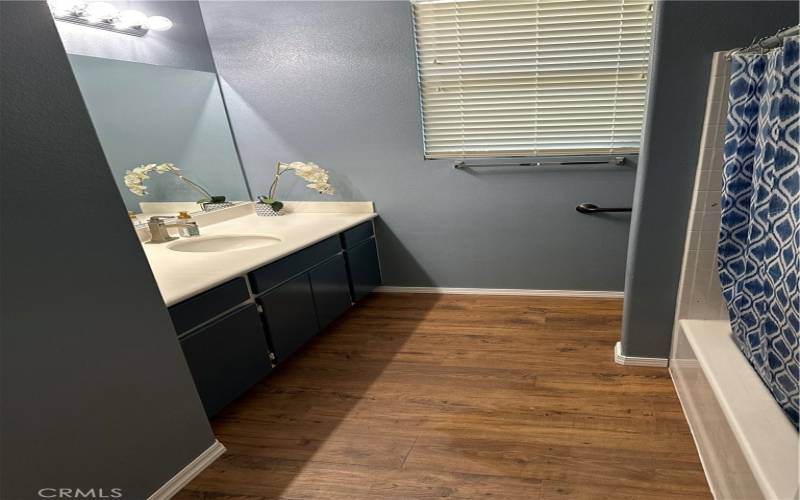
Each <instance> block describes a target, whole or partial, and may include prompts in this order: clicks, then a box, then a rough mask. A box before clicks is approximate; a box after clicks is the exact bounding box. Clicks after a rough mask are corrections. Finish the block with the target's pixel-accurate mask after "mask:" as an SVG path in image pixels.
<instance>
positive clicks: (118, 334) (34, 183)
mask: <svg viewBox="0 0 800 500" xmlns="http://www.w3.org/2000/svg"><path fill="white" fill-rule="evenodd" d="M0 59H2V61H3V64H2V65H0V83H1V84H2V89H3V92H2V93H1V94H0V114H2V117H3V119H2V130H0V132H1V133H0V155H1V156H2V158H3V162H2V171H1V172H2V184H1V185H0V214H2V221H1V222H0V230H1V231H2V234H0V238H1V240H2V254H0V273H2V279H0V286H1V287H2V294H1V295H0V309H2V315H0V331H2V336H1V337H0V342H2V345H0V367H2V368H1V369H2V374H1V376H0V383H1V384H2V406H0V413H1V415H2V418H0V434H1V435H2V448H1V449H0V471H1V474H2V476H1V477H0V498H4V499H15V500H27V499H32V498H37V491H38V489H40V488H44V487H56V488H57V487H65V488H77V487H80V488H85V489H86V488H104V489H105V490H106V494H109V489H110V488H122V490H123V493H124V498H130V499H137V500H139V499H142V498H146V497H147V496H148V495H149V494H150V493H152V492H153V491H154V490H156V489H157V488H158V487H160V486H161V485H162V484H163V483H164V482H166V481H167V480H168V479H170V478H171V477H172V476H173V475H174V474H175V473H177V472H178V471H179V470H180V469H182V468H183V467H184V466H185V465H187V464H188V463H189V462H190V461H191V460H193V459H194V458H195V457H197V456H198V455H199V454H200V453H201V452H202V451H204V450H205V449H206V448H207V447H208V446H210V445H211V444H212V443H213V439H214V437H213V435H212V433H211V429H210V428H209V425H208V421H207V420H206V417H205V414H204V412H203V408H202V406H201V404H200V400H199V398H198V397H197V393H196V391H195V389H194V384H193V383H192V379H191V376H190V374H189V370H188V368H187V366H186V363H185V361H184V359H183V356H182V354H181V351H180V346H179V345H178V341H177V338H176V335H175V331H174V330H173V328H172V324H171V322H170V319H169V317H168V314H167V311H166V309H165V307H164V303H163V302H162V300H161V296H160V294H159V292H158V289H157V287H156V284H155V281H154V279H153V276H152V274H151V272H150V268H149V267H148V265H147V260H146V259H145V256H144V253H143V251H142V248H141V245H140V244H139V241H138V240H137V238H136V235H135V234H134V232H133V231H131V227H130V223H129V222H128V219H127V217H126V213H125V206H124V204H123V203H122V200H121V198H120V196H119V193H118V192H117V190H116V188H115V187H114V181H113V179H112V178H111V173H110V171H109V169H108V165H107V164H106V161H105V158H104V157H103V152H102V150H101V148H100V144H99V142H98V140H97V137H96V136H95V134H94V130H93V128H92V124H91V122H90V120H89V115H88V113H87V111H86V108H85V107H84V105H83V101H82V100H81V96H80V93H79V91H78V86H77V84H76V83H75V80H74V78H73V76H72V71H71V69H70V66H69V62H68V61H67V56H66V54H65V53H64V49H63V48H62V45H61V42H60V40H59V37H58V34H57V32H56V29H55V27H54V25H53V21H52V19H51V17H50V14H49V12H48V9H47V6H46V4H45V3H44V2H28V1H26V2H0ZM76 221H86V225H83V224H78V223H77V222H76Z"/></svg>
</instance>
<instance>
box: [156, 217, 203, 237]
mask: <svg viewBox="0 0 800 500" xmlns="http://www.w3.org/2000/svg"><path fill="white" fill-rule="evenodd" d="M170 227H186V228H194V229H195V231H193V232H194V233H195V235H199V234H200V229H199V228H198V227H197V222H194V221H191V222H181V221H176V222H170V223H167V222H164V218H163V217H150V220H149V221H147V228H148V229H150V241H148V243H166V242H168V241H172V240H177V239H178V237H177V236H170V235H169V232H167V228H170ZM187 233H189V234H191V232H190V231H187Z"/></svg>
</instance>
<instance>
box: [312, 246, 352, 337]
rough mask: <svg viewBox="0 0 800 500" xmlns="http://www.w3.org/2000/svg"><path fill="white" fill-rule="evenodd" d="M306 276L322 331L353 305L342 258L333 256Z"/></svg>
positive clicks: (341, 256)
mask: <svg viewBox="0 0 800 500" xmlns="http://www.w3.org/2000/svg"><path fill="white" fill-rule="evenodd" d="M308 275H309V278H310V279H311V291H312V292H313V294H314V304H315V305H316V308H317V323H318V324H319V329H320V330H322V329H323V328H325V327H326V326H328V325H329V324H331V323H332V322H333V320H335V319H336V318H338V317H339V316H341V315H342V314H344V312H345V311H347V309H349V308H350V306H351V305H352V304H353V302H352V300H351V298H350V285H349V284H348V279H347V267H346V265H345V263H344V256H343V255H342V254H339V255H336V256H334V257H333V258H331V259H330V260H328V261H327V262H325V263H324V264H321V265H319V266H317V267H315V268H314V269H312V270H311V271H309V273H308Z"/></svg>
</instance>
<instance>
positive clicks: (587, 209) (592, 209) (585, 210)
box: [575, 203, 632, 215]
mask: <svg viewBox="0 0 800 500" xmlns="http://www.w3.org/2000/svg"><path fill="white" fill-rule="evenodd" d="M575 210H577V211H578V212H580V213H582V214H589V215H591V214H599V213H601V212H630V211H631V210H632V209H631V208H622V207H615V208H601V207H598V206H597V205H594V204H592V203H581V204H580V205H578V206H577V207H575Z"/></svg>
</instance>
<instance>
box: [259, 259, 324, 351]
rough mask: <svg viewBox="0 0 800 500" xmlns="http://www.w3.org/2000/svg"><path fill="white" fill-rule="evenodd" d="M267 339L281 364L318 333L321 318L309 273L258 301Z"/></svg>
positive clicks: (290, 281)
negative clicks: (261, 309) (312, 291)
mask: <svg viewBox="0 0 800 500" xmlns="http://www.w3.org/2000/svg"><path fill="white" fill-rule="evenodd" d="M258 303H259V305H261V307H262V308H263V310H264V313H263V314H264V321H265V323H266V326H267V336H268V337H269V341H270V342H269V343H270V346H271V347H272V352H273V353H274V354H275V360H276V362H278V363H281V362H283V361H284V360H286V358H288V357H289V355H290V354H292V353H293V352H295V351H296V350H297V349H299V348H300V347H302V346H303V344H305V343H306V342H308V341H309V340H311V337H313V336H314V335H316V334H317V331H319V327H318V326H317V315H316V312H315V310H314V297H313V296H312V294H311V283H310V282H309V279H308V274H305V273H303V274H301V275H299V276H297V277H295V278H293V279H291V280H289V281H287V282H286V283H284V284H282V285H280V286H278V287H276V288H274V289H273V290H271V291H270V292H268V293H267V294H265V295H263V296H261V297H259V298H258Z"/></svg>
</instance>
